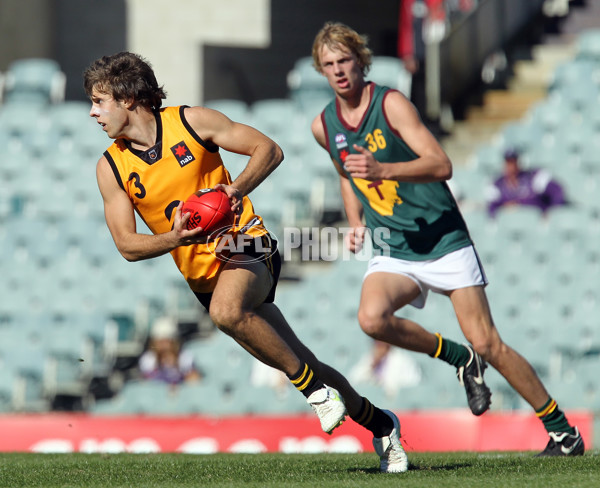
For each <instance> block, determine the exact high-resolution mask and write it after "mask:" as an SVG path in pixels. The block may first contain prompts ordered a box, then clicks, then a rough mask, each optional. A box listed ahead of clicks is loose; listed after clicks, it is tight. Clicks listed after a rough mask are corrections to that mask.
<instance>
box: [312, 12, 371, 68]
mask: <svg viewBox="0 0 600 488" xmlns="http://www.w3.org/2000/svg"><path fill="white" fill-rule="evenodd" d="M368 40H369V39H368V37H367V36H365V35H361V34H359V33H358V32H356V31H355V30H354V29H352V28H350V27H348V26H347V25H345V24H342V23H341V22H326V23H325V25H324V26H323V28H322V29H321V30H320V31H319V32H318V34H317V36H316V37H315V40H314V42H313V47H312V58H313V66H314V67H315V69H316V70H317V71H318V72H319V73H321V60H320V55H321V49H322V48H323V46H327V47H328V48H330V49H340V48H342V49H347V50H348V51H350V52H351V53H353V54H354V55H356V58H357V59H358V65H359V66H360V67H361V69H362V72H363V75H366V74H367V73H368V72H369V69H370V68H371V57H372V54H373V53H372V51H371V50H370V49H369V47H368V46H367V43H368Z"/></svg>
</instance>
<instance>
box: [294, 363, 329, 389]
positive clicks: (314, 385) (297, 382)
mask: <svg viewBox="0 0 600 488" xmlns="http://www.w3.org/2000/svg"><path fill="white" fill-rule="evenodd" d="M288 378H289V379H290V381H291V382H292V384H293V385H294V386H295V387H296V389H297V390H298V391H300V392H301V393H302V394H303V395H304V396H305V397H306V398H308V397H309V396H310V395H311V394H312V393H314V392H315V391H317V390H320V389H321V388H323V387H324V386H325V384H324V383H323V382H322V381H321V380H320V379H318V378H317V377H315V374H314V373H313V370H312V369H310V368H309V367H308V364H306V363H304V364H303V365H302V366H300V369H299V370H298V371H297V372H296V374H294V375H292V376H288Z"/></svg>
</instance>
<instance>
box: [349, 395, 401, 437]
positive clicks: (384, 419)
mask: <svg viewBox="0 0 600 488" xmlns="http://www.w3.org/2000/svg"><path fill="white" fill-rule="evenodd" d="M362 400H363V402H362V406H361V408H360V410H359V411H358V414H356V415H354V416H353V415H350V418H351V419H352V420H354V421H355V422H356V423H357V424H359V425H362V426H363V427H364V428H365V429H367V430H370V431H371V432H372V433H373V436H374V437H377V438H381V437H385V436H388V435H390V434H391V432H392V430H393V429H394V421H393V420H392V419H391V417H390V416H389V415H387V414H386V413H385V412H384V411H383V410H381V409H380V408H377V407H375V406H374V405H373V404H372V403H371V402H370V401H369V400H368V399H366V398H365V397H363V398H362Z"/></svg>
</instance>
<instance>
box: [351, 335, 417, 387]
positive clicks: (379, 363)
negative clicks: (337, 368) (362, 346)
mask: <svg viewBox="0 0 600 488" xmlns="http://www.w3.org/2000/svg"><path fill="white" fill-rule="evenodd" d="M348 379H349V380H350V381H351V382H352V384H356V385H357V386H358V385H360V384H361V383H362V384H372V385H379V386H381V388H382V389H383V391H384V392H385V394H386V395H387V396H388V397H390V398H393V397H394V396H395V395H396V393H397V392H398V390H399V389H400V388H403V387H408V386H415V385H417V384H419V383H420V381H421V368H420V367H419V365H418V364H417V363H416V361H415V360H414V359H413V358H412V357H411V356H410V354H409V353H407V352H405V351H403V350H401V349H399V348H397V347H394V346H392V345H390V344H388V343H387V342H382V341H378V340H374V341H373V347H372V349H371V350H370V351H369V352H368V353H367V354H365V355H364V356H363V357H362V358H360V359H359V360H358V362H357V363H356V365H355V366H354V367H353V368H352V369H351V370H350V374H349V375H348Z"/></svg>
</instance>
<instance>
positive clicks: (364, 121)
mask: <svg viewBox="0 0 600 488" xmlns="http://www.w3.org/2000/svg"><path fill="white" fill-rule="evenodd" d="M312 55H313V61H314V66H315V68H316V69H317V71H318V72H320V73H321V74H322V75H323V76H325V77H326V78H327V81H328V82H329V84H330V86H331V88H332V89H333V91H334V94H335V98H334V100H333V101H332V102H331V103H330V104H329V105H327V107H326V108H325V110H324V111H323V112H322V113H321V114H320V115H319V116H317V117H316V118H315V119H314V121H313V123H312V131H313V134H314V137H315V139H316V140H317V142H318V143H319V144H320V145H321V146H322V147H323V148H325V149H326V150H327V152H328V153H329V155H330V157H331V159H332V160H333V163H334V164H335V167H336V169H337V171H338V173H339V175H340V185H341V192H342V197H343V201H344V207H345V210H346V216H347V218H348V221H349V223H350V226H351V227H353V229H354V232H353V233H350V234H349V239H348V246H349V248H350V250H351V251H353V252H356V251H357V250H358V249H360V247H361V246H362V243H363V240H364V239H365V238H366V237H367V236H366V235H365V230H366V229H368V230H369V231H370V233H371V235H373V234H374V233H379V231H380V230H382V229H383V230H386V231H387V232H383V233H379V236H378V237H379V239H378V240H379V241H380V242H383V245H382V246H378V244H377V242H375V240H374V242H373V246H374V248H375V254H376V255H375V256H374V257H373V258H372V259H371V261H370V262H369V266H368V269H367V271H366V274H365V278H364V281H363V285H362V292H361V299H360V305H359V311H358V320H359V323H360V326H361V328H362V329H363V331H364V332H365V333H367V334H368V335H370V336H371V337H373V338H374V339H378V340H381V341H385V342H389V343H390V344H393V345H395V346H398V347H402V348H405V349H409V350H412V351H417V352H422V353H425V354H429V355H430V356H433V357H437V358H440V359H442V360H444V361H446V362H448V363H449V364H451V365H452V366H455V367H456V368H457V370H458V376H459V379H460V380H461V381H462V382H463V383H464V386H465V388H466V392H467V398H468V403H469V406H470V407H471V410H472V411H473V413H474V414H475V415H480V414H482V413H483V412H484V411H485V410H487V409H488V408H489V405H490V391H489V389H488V388H487V386H486V385H485V383H484V381H483V372H484V369H485V367H486V363H485V361H487V362H488V363H489V364H491V365H492V366H493V367H494V368H496V369H497V370H498V372H499V373H500V374H501V375H502V376H504V378H505V379H506V380H507V381H508V382H509V383H510V385H511V386H512V387H513V388H514V389H515V390H516V391H517V392H518V393H519V394H520V395H521V396H522V397H523V398H524V399H525V400H526V401H527V402H528V403H529V404H530V405H531V406H532V408H533V409H534V410H535V412H536V414H537V416H538V417H539V418H540V419H541V421H542V422H543V424H544V427H545V428H546V430H547V432H548V434H549V436H550V440H549V442H548V445H547V447H546V449H545V450H544V451H543V452H542V453H540V454H541V455H544V456H567V455H568V456H573V455H578V454H583V452H584V444H583V439H582V438H581V435H580V434H579V431H578V429H577V427H572V426H571V425H569V423H568V421H567V419H566V418H565V415H564V413H563V412H562V411H561V410H560V409H559V408H558V406H557V404H556V402H555V401H554V399H553V398H552V397H550V395H549V394H548V392H547V391H546V389H545V388H544V385H543V384H542V383H541V381H540V380H539V378H538V376H537V374H536V373H535V371H534V370H533V368H532V367H531V365H530V364H529V363H528V362H527V361H526V360H525V359H524V358H523V357H522V356H520V355H519V354H518V353H517V352H516V351H514V350H513V349H512V348H511V347H509V346H508V345H506V344H504V343H503V342H502V339H501V338H500V335H499V334H498V330H497V329H496V327H495V326H494V323H493V321H492V316H491V313H490V309H489V305H488V301H487V298H486V294H485V286H486V285H487V280H486V277H485V274H484V272H483V268H482V266H481V263H480V262H479V258H478V256H477V253H476V252H475V248H474V247H473V243H472V241H471V238H470V236H469V233H468V230H467V226H466V224H465V222H464V220H463V218H462V216H461V214H460V212H459V210H458V207H457V205H456V202H455V201H454V198H453V197H452V195H451V193H450V191H449V189H448V187H447V185H446V183H445V181H446V180H448V179H450V177H451V176H452V164H451V162H450V160H449V159H448V157H447V155H446V154H445V152H444V151H443V149H442V148H441V146H440V145H439V144H438V142H437V141H436V139H435V138H434V137H433V135H432V134H431V133H430V132H429V130H428V129H427V128H426V127H425V126H424V124H423V123H422V121H421V120H420V117H419V115H418V113H417V111H416V110H415V108H414V106H413V105H412V104H411V103H410V101H409V100H408V99H407V98H406V97H404V96H403V95H402V94H401V93H400V92H399V91H397V90H391V89H389V88H387V87H384V86H379V85H376V84H374V83H371V82H368V81H366V79H365V76H366V74H367V72H368V70H369V68H370V65H371V51H370V49H369V48H368V47H367V40H366V38H365V37H364V36H361V35H359V34H358V33H357V32H356V31H354V30H353V29H351V28H349V27H348V26H346V25H343V24H341V23H333V22H330V23H327V24H325V26H324V27H323V28H322V29H321V31H320V32H319V33H318V34H317V36H316V38H315V40H314V43H313V50H312ZM363 216H364V218H365V223H363ZM428 291H433V292H436V293H441V294H444V295H446V296H448V297H449V299H450V300H451V301H452V305H453V307H454V310H455V313H456V317H457V319H458V322H459V324H460V327H461V329H462V332H463V334H464V335H465V337H466V338H467V340H468V341H469V343H470V344H471V345H466V346H463V345H460V344H457V343H455V342H453V341H451V340H449V339H447V338H442V336H441V335H440V334H432V333H430V332H428V331H427V330H425V329H424V328H423V327H421V326H420V325H419V324H417V323H415V322H413V321H411V320H408V319H403V318H399V317H397V316H395V315H394V314H395V312H396V311H397V310H400V309H401V308H402V307H404V306H406V305H409V304H410V305H413V306H415V307H417V308H422V307H423V306H424V305H425V301H426V298H427V293H428ZM482 358H483V359H482ZM484 360H485V361H484Z"/></svg>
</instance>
